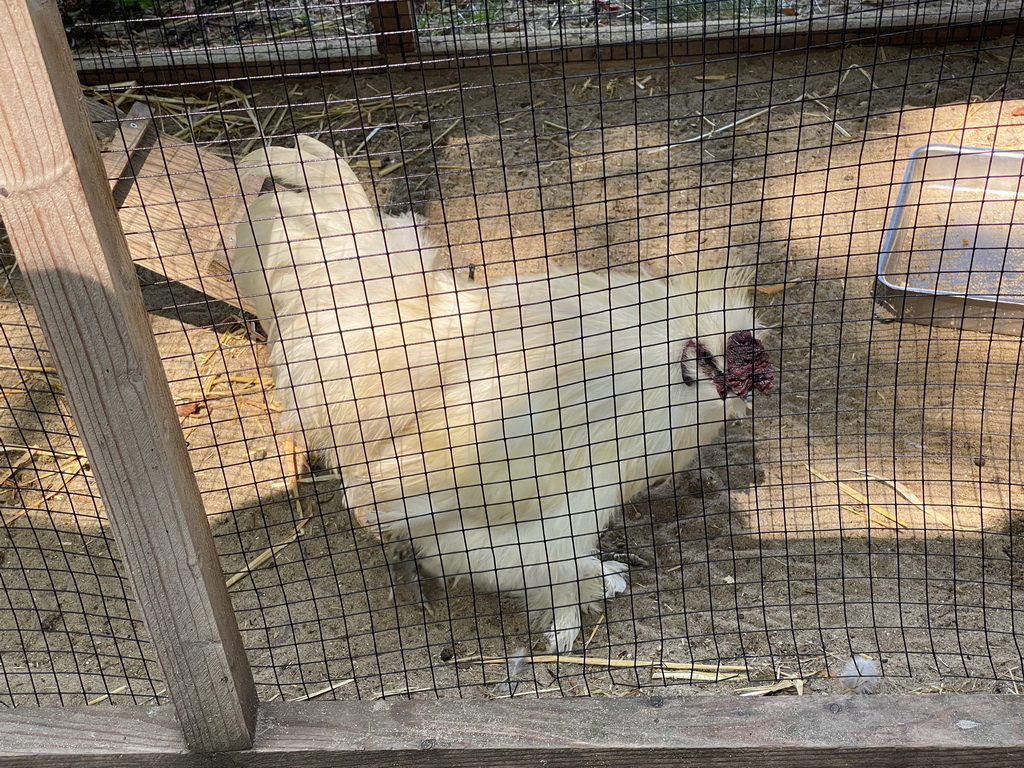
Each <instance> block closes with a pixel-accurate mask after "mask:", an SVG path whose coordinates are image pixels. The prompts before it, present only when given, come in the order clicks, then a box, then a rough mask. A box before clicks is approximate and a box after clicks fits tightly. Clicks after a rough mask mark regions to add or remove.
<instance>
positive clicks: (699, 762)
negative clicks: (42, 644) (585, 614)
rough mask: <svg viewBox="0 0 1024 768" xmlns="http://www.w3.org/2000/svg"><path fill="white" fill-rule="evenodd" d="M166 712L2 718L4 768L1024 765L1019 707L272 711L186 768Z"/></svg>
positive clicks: (854, 699)
mask: <svg viewBox="0 0 1024 768" xmlns="http://www.w3.org/2000/svg"><path fill="white" fill-rule="evenodd" d="M167 709H170V708H169V707H159V708H145V707H122V706H115V707H110V706H104V707H76V708H70V709H67V710H63V711H60V712H55V711H54V710H49V711H41V710H36V709H31V708H29V709H14V710H0V768H40V767H41V766H44V765H59V766H61V768H107V767H108V766H111V765H116V766H117V767H118V768H131V767H132V766H138V768H153V766H160V767H161V768H179V766H180V767H181V768H191V767H192V766H195V767H196V768H199V767H202V768H207V767H210V766H236V768H243V767H244V768H294V766H301V767H302V768H340V767H343V766H352V767H353V768H393V766H399V765H400V766H423V767H424V768H427V767H428V766H429V767H435V766H436V767H440V766H446V767H449V766H450V767H451V768H463V767H464V768H499V766H509V767H510V768H524V767H525V766H531V767H532V766H538V767H539V766H545V767H546V768H560V767H562V766H564V767H565V768H580V767H581V766H582V767H584V768H590V767H591V766H621V765H637V766H643V767H644V768H663V767H664V768H714V767H715V766H721V767H722V768H743V767H744V766H756V768H831V767H832V766H835V767H836V768H839V766H856V767H857V768H895V767H896V766H899V767H900V768H939V766H950V767H951V768H963V767H964V766H984V768H1019V766H1021V765H1024V706H1022V705H1021V701H1020V697H1019V696H1012V695H1005V696H999V695H987V694H977V695H975V694H964V695H957V694H941V695H926V696H913V695H907V696H856V695H847V696H832V697H826V696H806V697H797V696H792V697H783V698H771V699H738V698H706V697H699V698H687V699H663V698H662V697H660V696H648V697H642V698H633V699H608V698H574V699H548V700H543V701H538V700H522V699H519V700H513V701H509V700H505V701H460V700H446V701H398V702H388V701H373V702H371V701H345V702H323V703H318V702H303V703H298V702H296V703H291V704H289V703H278V702H275V703H272V704H261V705H260V708H259V725H258V727H257V734H256V739H255V741H254V743H253V747H252V749H251V750H247V751H245V752H237V753H233V754H231V755H223V754H222V755H197V754H188V753H187V752H186V751H185V744H184V741H183V740H182V739H181V737H180V735H179V734H177V733H176V731H175V728H174V717H173V715H172V714H171V713H170V712H165V711H164V710H167ZM58 715H59V716H58Z"/></svg>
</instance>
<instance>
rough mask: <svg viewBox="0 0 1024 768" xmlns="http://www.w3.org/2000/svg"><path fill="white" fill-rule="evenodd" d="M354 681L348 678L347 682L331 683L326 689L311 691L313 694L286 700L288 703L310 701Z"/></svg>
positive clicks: (352, 678)
mask: <svg viewBox="0 0 1024 768" xmlns="http://www.w3.org/2000/svg"><path fill="white" fill-rule="evenodd" d="M355 681H356V679H355V678H354V677H350V678H348V679H347V680H341V681H339V682H337V683H332V684H331V685H328V686H327V687H326V688H321V689H320V690H319V691H313V693H307V694H303V695H302V696H297V697H296V698H294V699H288V701H289V702H292V701H309V700H310V699H315V698H318V697H320V696H323V695H324V694H325V693H330V692H331V691H335V690H337V689H338V688H341V687H342V686H344V685H348V684H349V683H354V682H355Z"/></svg>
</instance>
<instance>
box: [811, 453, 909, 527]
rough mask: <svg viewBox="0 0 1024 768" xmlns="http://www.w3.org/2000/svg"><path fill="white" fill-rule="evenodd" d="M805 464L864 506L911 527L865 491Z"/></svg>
mask: <svg viewBox="0 0 1024 768" xmlns="http://www.w3.org/2000/svg"><path fill="white" fill-rule="evenodd" d="M804 466H805V467H807V471H808V472H810V473H811V474H812V475H814V476H815V477H817V478H818V479H819V480H824V481H825V482H826V483H832V484H833V485H834V486H835V487H836V488H838V489H839V490H840V491H842V492H843V493H845V494H846V495H847V496H850V497H852V498H854V499H856V500H857V501H859V502H860V503H861V504H863V505H864V506H866V507H868V508H869V509H871V510H873V511H874V512H876V513H878V514H879V515H881V516H882V517H884V518H885V519H886V520H891V521H892V522H894V523H896V525H899V526H902V527H903V528H909V527H910V526H909V525H907V524H906V523H904V522H903V521H901V520H899V519H898V518H896V517H895V516H893V515H891V514H889V512H887V511H886V510H885V508H884V507H880V506H878V505H877V504H872V503H871V502H870V501H869V500H868V497H867V496H865V495H864V494H863V493H861V492H860V491H858V490H856V489H855V488H852V487H851V486H849V485H847V484H846V483H844V482H842V481H840V480H833V479H832V478H830V477H826V476H825V475H823V474H822V473H821V472H819V471H818V470H816V469H815V468H814V467H812V466H811V465H810V464H804Z"/></svg>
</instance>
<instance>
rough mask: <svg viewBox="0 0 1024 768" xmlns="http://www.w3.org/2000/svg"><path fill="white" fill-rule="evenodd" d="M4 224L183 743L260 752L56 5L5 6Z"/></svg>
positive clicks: (180, 444)
mask: <svg viewBox="0 0 1024 768" xmlns="http://www.w3.org/2000/svg"><path fill="white" fill-rule="evenodd" d="M0 30H2V34H0V71H2V72H3V76H2V77H0V215H2V216H3V220H4V223H5V224H6V226H7V228H8V232H9V234H10V237H11V240H12V242H13V243H14V246H15V251H16V254H17V257H18V264H19V266H20V267H21V270H22V271H23V273H24V274H25V276H26V278H27V280H28V283H29V285H30V287H31V289H32V294H33V296H34V300H35V306H36V311H37V313H38V317H39V322H40V325H41V326H42V329H43V333H44V335H45V336H46V341H47V344H48V345H49V348H50V352H51V354H52V355H53V358H54V362H55V363H56V365H57V369H58V371H59V373H60V377H61V381H62V383H63V385H64V388H65V391H66V392H67V395H68V399H69V402H70V405H71V410H72V413H73V415H74V418H75V422H76V423H77V425H78V429H79V432H80V433H81V435H82V441H83V443H84V444H85V448H86V452H87V453H88V455H89V461H90V463H91V465H92V469H93V474H94V475H95V477H96V480H97V483H98V484H99V488H100V492H101V493H102V495H103V502H104V504H105V506H106V509H107V513H108V515H109V517H110V521H111V524H112V526H113V528H114V532H115V534H116V536H117V542H118V545H119V547H120V551H121V555H122V558H123V560H124V562H125V564H126V566H127V572H128V577H129V580H130V582H131V585H132V587H133V589H134V592H135V596H136V597H137V598H138V601H139V604H140V606H141V608H142V612H143V615H144V618H145V620H146V625H147V628H148V630H149V634H150V636H151V638H152V641H153V645H154V647H155V650H156V654H157V658H158V659H159V661H160V664H161V667H162V669H163V673H164V678H165V682H166V684H167V689H168V691H169V693H170V696H171V700H172V703H173V705H174V711H175V713H176V715H177V717H178V721H179V722H180V724H181V727H182V731H183V734H184V736H185V740H186V742H187V744H188V745H189V747H191V748H192V749H193V750H196V751H204V752H209V751H222V750H237V749H246V748H248V747H250V746H251V744H252V738H253V732H254V724H255V712H256V693H255V686H254V684H253V680H252V676H251V673H250V671H249V666H248V662H247V660H246V657H245V652H244V650H243V648H242V641H241V636H240V634H239V631H238V625H237V622H236V620H235V615H234V611H233V610H232V606H231V601H230V599H229V597H228V593H227V589H226V587H225V584H224V576H223V573H222V572H221V569H220V565H219V562H218V559H217V553H216V550H215V549H214V545H213V538H212V536H211V534H210V528H209V524H208V522H207V519H206V515H205V512H204V510H203V504H202V499H201V497H200V494H199V489H198V486H197V485H196V481H195V474H194V473H193V471H192V466H191V464H190V462H189V458H188V454H187V452H186V449H185V442H184V440H183V438H182V434H181V427H180V425H179V423H178V419H177V418H176V416H175V411H174V407H173V404H172V400H171V394H170V389H169V388H168V385H167V379H166V376H165V374H164V370H163V367H162V365H161V363H160V358H159V356H158V354H157V349H156V343H155V341H154V339H153V335H152V331H151V329H150V324H149V318H148V316H147V314H146V311H145V308H144V306H143V302H142V294H141V292H140V289H139V284H138V280H137V278H136V275H135V268H134V266H133V264H132V261H131V259H130V258H129V254H128V247H127V245H126V243H125V239H124V234H123V233H122V231H121V226H120V223H119V222H118V219H117V214H116V212H115V209H114V205H113V200H112V198H111V193H110V188H109V186H108V183H107V180H106V174H105V173H104V170H103V165H102V163H101V162H100V156H99V151H98V148H97V145H96V139H95V137H94V135H93V131H92V127H91V126H90V123H89V120H88V118H87V115H86V109H85V105H84V101H83V97H82V92H81V88H80V87H79V84H78V80H77V78H76V76H75V72H74V68H73V65H72V61H71V53H70V51H69V49H68V46H67V41H66V39H65V37H64V30H63V27H62V25H61V22H60V16H59V14H58V12H57V8H56V5H55V4H54V2H53V0H4V2H2V3H0Z"/></svg>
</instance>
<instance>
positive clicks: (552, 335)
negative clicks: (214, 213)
mask: <svg viewBox="0 0 1024 768" xmlns="http://www.w3.org/2000/svg"><path fill="white" fill-rule="evenodd" d="M240 165H241V166H242V168H243V172H257V173H266V168H267V167H268V165H269V167H270V173H271V174H272V176H273V178H274V180H275V181H276V182H278V183H279V184H281V185H284V186H286V187H290V188H291V189H288V190H285V191H282V192H279V193H278V194H276V195H274V194H267V195H262V196H260V197H259V198H257V199H256V201H255V202H254V203H253V204H252V205H251V206H250V209H249V215H250V221H251V225H244V226H240V227H239V235H238V240H239V247H238V250H237V251H236V252H235V254H234V256H233V258H232V265H231V266H232V271H233V273H234V276H235V281H236V283H237V286H238V289H239V293H240V294H241V295H243V296H248V297H249V298H250V299H251V300H252V302H253V304H254V306H255V307H256V308H257V311H258V314H259V318H260V321H261V322H262V323H263V326H264V328H265V330H266V332H267V343H268V345H269V348H270V358H271V364H272V366H273V373H274V379H275V382H276V386H277V389H278V393H279V395H280V397H281V399H282V400H283V402H284V415H283V418H284V419H285V421H286V422H287V423H288V425H289V426H290V427H291V428H292V429H294V431H295V432H296V433H298V434H301V435H302V436H303V437H304V440H305V448H306V450H307V451H309V452H310V453H311V454H312V455H313V456H316V457H319V458H320V459H321V460H322V461H323V462H324V463H326V464H328V465H330V466H332V467H337V468H338V469H339V470H340V474H341V477H342V481H343V484H344V489H345V499H346V503H347V504H348V506H349V508H350V510H351V512H352V513H353V515H354V516H355V518H356V519H357V520H358V521H359V522H360V523H361V524H363V525H366V526H369V527H371V528H372V529H373V530H374V531H375V532H376V534H377V535H378V536H379V537H380V538H381V539H382V540H384V541H385V542H390V543H391V545H390V546H391V547H392V549H393V551H403V550H404V551H405V552H406V553H408V554H409V555H411V556H414V557H415V562H416V565H417V567H418V568H419V569H420V571H421V572H422V573H423V574H424V575H426V576H429V577H439V578H442V579H445V580H454V579H459V578H462V577H467V578H469V579H471V580H472V582H473V585H474V588H476V589H480V590H486V591H497V592H506V593H515V594H518V595H520V596H521V597H522V598H523V599H524V600H525V603H526V610H527V612H528V615H529V617H530V620H531V626H532V627H533V628H534V630H535V631H537V632H541V633H543V634H544V637H545V639H546V641H547V643H548V644H549V645H550V646H554V647H555V648H556V649H558V650H560V651H565V650H567V649H569V648H571V646H572V644H573V643H574V642H575V640H576V638H577V637H578V635H579V633H580V630H581V621H582V616H581V613H582V611H583V610H585V609H588V608H592V607H594V606H595V604H597V603H599V602H600V601H602V600H603V599H604V598H606V597H611V596H612V595H615V594H617V593H619V592H622V591H623V590H625V589H626V586H627V583H626V579H625V577H624V572H625V571H626V568H627V566H626V565H624V564H622V563H619V562H614V561H602V560H601V559H600V557H599V556H598V554H599V553H598V536H599V534H600V532H601V531H602V530H604V529H605V528H607V527H608V526H609V525H610V524H611V522H612V518H613V517H614V516H615V514H616V513H617V511H618V510H619V509H620V508H621V505H622V503H623V501H625V500H628V499H629V498H630V497H631V496H633V495H635V494H636V493H638V492H639V491H641V490H642V489H643V488H645V487H646V485H647V484H648V483H649V482H650V481H651V480H652V479H657V478H664V477H667V476H669V475H671V474H672V473H674V472H677V471H679V470H681V469H684V468H685V467H686V466H687V465H688V464H690V463H691V462H692V461H693V459H694V458H695V456H696V451H697V448H698V446H699V445H703V444H706V443H708V442H711V441H712V440H714V439H715V438H716V437H717V436H718V434H719V432H720V431H721V429H722V427H723V425H724V424H725V422H726V420H728V419H732V418H735V417H737V416H740V415H743V414H745V413H746V412H747V408H748V406H747V402H746V400H747V399H748V398H749V396H750V395H752V394H753V393H754V392H767V391H769V390H770V389H771V388H772V384H773V380H774V371H773V369H772V366H771V363H770V361H769V359H768V356H767V353H766V352H765V349H764V346H763V344H762V342H761V340H760V339H759V338H758V333H759V330H758V326H757V324H756V323H755V320H754V316H753V311H752V309H751V305H750V294H749V291H748V290H747V288H746V287H741V286H745V285H746V284H749V282H748V281H749V279H750V277H751V275H750V274H749V271H747V272H746V273H745V274H744V273H741V272H738V271H736V270H725V269H716V270H710V271H701V272H699V273H697V274H694V273H689V274H683V275H677V276H672V277H669V278H668V279H660V278H655V277H653V276H651V275H648V274H646V273H644V272H640V273H636V272H634V273H626V272H622V271H617V270H613V271H608V272H602V273H597V272H588V273H582V274H578V273H576V272H569V271H563V270H559V269H550V270H548V272H546V273H543V274H536V275H530V276H519V277H518V278H508V279H504V280H497V281H493V282H491V283H490V284H489V285H487V286H482V285H477V284H475V283H472V282H469V281H467V280H464V279H462V278H460V277H458V276H457V275H455V274H454V273H453V272H452V271H451V270H450V269H437V268H435V267H434V261H435V257H436V249H435V248H434V246H432V245H431V243H430V242H429V239H428V237H427V235H426V233H425V232H424V231H423V230H422V229H421V228H420V227H419V226H418V222H417V221H416V220H415V219H414V218H413V217H412V216H411V215H405V216H387V215H383V216H382V215H380V214H379V213H378V211H377V209H376V206H374V205H373V204H372V203H371V202H370V200H369V199H368V198H367V196H366V193H365V191H364V190H363V188H362V186H361V185H360V183H359V181H358V180H357V178H356V177H355V175H354V174H353V172H352V170H351V169H350V168H349V166H348V165H347V163H345V161H344V160H342V159H341V158H339V157H338V156H337V155H336V154H335V153H334V152H333V151H332V150H331V149H330V148H328V147H327V146H325V145H324V144H321V143H320V142H318V141H315V140H313V139H310V138H306V137H299V139H298V145H297V149H286V148H282V147H272V148H268V149H266V150H258V151H256V152H254V153H252V154H250V155H248V156H247V157H246V158H244V159H243V160H242V162H241V164H240ZM247 169H248V170H247ZM744 281H747V282H744Z"/></svg>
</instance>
